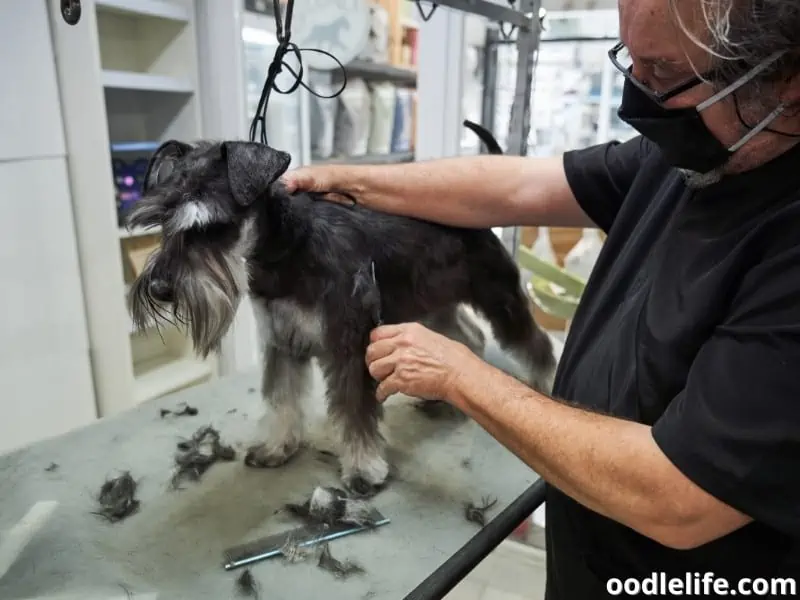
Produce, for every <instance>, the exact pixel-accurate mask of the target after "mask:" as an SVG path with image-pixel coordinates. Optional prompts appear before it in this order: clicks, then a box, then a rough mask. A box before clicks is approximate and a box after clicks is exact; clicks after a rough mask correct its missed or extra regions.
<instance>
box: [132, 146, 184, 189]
mask: <svg viewBox="0 0 800 600" xmlns="http://www.w3.org/2000/svg"><path fill="white" fill-rule="evenodd" d="M191 149H192V147H191V146H190V145H189V144H186V143H184V142H179V141H177V140H169V141H167V142H164V143H163V144H161V145H160V146H159V147H158V148H157V149H156V151H155V152H154V153H153V156H151V157H150V161H149V163H148V164H147V171H146V172H145V175H144V184H143V185H142V192H143V193H145V194H146V193H147V191H148V190H149V189H150V188H152V187H153V186H154V185H157V184H159V183H163V182H164V181H165V180H166V178H167V177H169V175H170V173H172V170H173V168H174V167H175V161H176V160H177V159H179V158H180V157H182V156H184V155H186V154H187V153H188V152H189V150H191Z"/></svg>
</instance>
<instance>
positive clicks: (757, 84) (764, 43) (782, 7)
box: [669, 0, 800, 110]
mask: <svg viewBox="0 0 800 600" xmlns="http://www.w3.org/2000/svg"><path fill="white" fill-rule="evenodd" d="M688 2H691V4H693V5H695V10H697V11H699V16H700V18H701V20H702V22H703V23H704V25H705V28H706V30H707V31H708V35H709V37H708V39H701V38H700V37H699V36H698V35H697V32H693V31H691V29H690V27H689V26H688V25H687V23H686V22H685V20H684V19H683V18H682V17H681V15H680V12H679V10H678V9H679V3H684V4H686V3H688ZM669 5H670V10H671V12H672V14H673V17H674V18H675V20H676V23H677V24H678V26H679V27H680V29H681V30H682V31H683V32H684V33H685V34H686V35H687V36H688V37H689V39H691V40H692V42H694V43H695V44H697V45H698V46H699V47H701V48H703V49H704V50H705V51H706V52H708V53H709V54H710V55H711V56H713V57H714V58H715V65H714V69H713V73H712V75H711V77H710V81H709V83H712V84H714V85H715V86H718V87H720V88H722V87H724V86H726V85H729V84H730V83H732V82H734V81H735V80H736V79H738V78H739V77H741V76H742V75H744V74H745V73H747V72H748V71H750V70H751V69H753V68H754V67H756V66H757V65H759V64H760V63H761V62H763V61H764V60H766V59H767V58H768V57H770V56H772V55H773V54H775V53H776V52H779V51H787V52H786V54H784V55H783V56H782V57H781V58H780V59H779V60H778V61H776V62H774V63H772V64H771V65H770V66H769V67H768V68H767V69H765V70H764V71H762V72H761V73H760V74H759V76H758V77H757V78H756V79H754V80H753V85H748V86H745V87H744V88H742V89H740V90H739V91H738V92H737V97H738V99H739V100H740V101H742V102H743V103H745V104H747V105H749V106H752V107H763V108H765V109H770V110H771V109H772V108H774V106H775V105H777V103H778V100H777V98H774V95H771V94H769V91H770V89H772V87H773V85H774V84H776V83H778V82H781V81H784V82H785V81H786V80H787V79H788V78H790V77H792V76H794V75H797V74H800V51H799V50H800V0H669ZM698 74H700V73H698ZM770 104H772V106H769V105H770Z"/></svg>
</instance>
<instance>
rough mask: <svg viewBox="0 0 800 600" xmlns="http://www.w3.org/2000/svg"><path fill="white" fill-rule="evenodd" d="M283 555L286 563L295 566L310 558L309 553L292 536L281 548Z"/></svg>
mask: <svg viewBox="0 0 800 600" xmlns="http://www.w3.org/2000/svg"><path fill="white" fill-rule="evenodd" d="M281 554H282V555H283V558H284V560H285V561H286V562H288V563H292V564H294V563H297V562H302V561H304V560H305V559H306V558H308V554H309V552H308V550H306V549H305V548H304V547H302V546H301V545H300V543H299V542H298V541H297V540H296V539H295V538H294V537H292V536H290V537H289V539H288V540H286V543H285V544H284V545H283V546H282V547H281Z"/></svg>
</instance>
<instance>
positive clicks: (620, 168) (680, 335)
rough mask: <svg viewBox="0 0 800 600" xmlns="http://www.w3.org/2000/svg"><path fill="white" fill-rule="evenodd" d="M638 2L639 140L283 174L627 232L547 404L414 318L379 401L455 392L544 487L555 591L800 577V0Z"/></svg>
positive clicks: (468, 214) (393, 331)
mask: <svg viewBox="0 0 800 600" xmlns="http://www.w3.org/2000/svg"><path fill="white" fill-rule="evenodd" d="M619 8H620V26H621V27H620V33H621V44H619V45H618V46H616V47H615V48H614V49H613V51H612V52H611V53H610V57H611V59H612V60H613V61H614V64H615V65H617V67H618V68H619V69H620V70H621V71H623V73H624V74H625V76H626V82H625V89H624V96H623V100H622V106H621V110H620V116H621V117H622V118H623V119H624V120H626V121H627V122H628V123H630V124H631V125H632V126H633V127H635V128H637V129H638V130H639V131H640V132H641V133H642V134H643V135H642V136H641V137H637V138H635V139H633V140H632V141H629V142H626V143H624V144H616V143H609V144H603V145H600V146H597V147H593V148H588V149H584V150H580V151H573V152H568V153H566V154H565V155H564V156H563V157H557V158H550V159H539V158H521V157H511V156H505V157H502V156H480V157H462V158H451V159H440V160H434V161H428V162H422V163H417V164H413V165H406V166H358V167H351V166H337V167H325V166H321V167H314V168H305V169H299V170H296V171H292V172H290V173H288V174H287V175H286V178H285V179H286V182H287V184H288V185H289V187H290V188H292V189H299V188H303V189H318V190H324V189H342V190H346V191H348V192H350V193H352V194H353V195H354V196H355V197H357V198H358V199H359V201H360V202H361V203H362V204H364V205H365V206H368V207H371V208H374V209H376V210H383V211H388V212H393V213H398V214H405V215H411V216H415V217H419V218H423V219H429V220H432V221H438V222H442V223H448V224H451V225H459V226H467V227H489V226H511V225H548V226H566V227H591V226H597V227H600V228H602V229H603V230H604V231H605V232H606V233H607V234H608V238H607V241H606V244H605V248H604V250H603V253H602V254H601V256H600V258H599V260H598V262H597V263H596V267H595V270H594V272H593V275H592V278H591V280H590V281H589V283H588V286H587V288H586V292H585V295H584V297H583V299H582V302H581V306H580V308H579V310H578V312H577V314H576V315H575V319H574V321H573V324H572V327H571V330H570V335H569V338H568V340H567V343H566V347H565V349H564V354H563V358H562V361H561V363H560V365H559V371H558V373H557V376H556V381H555V387H554V391H553V398H552V399H551V398H547V397H545V396H543V395H540V394H537V393H535V392H534V391H532V390H530V389H528V388H526V387H525V386H523V385H522V384H520V383H518V382H517V381H515V380H514V379H512V378H510V377H508V376H506V375H505V374H503V373H501V372H500V371H498V370H497V369H494V368H493V367H491V366H489V365H487V364H485V363H484V362H482V361H481V360H480V359H479V358H478V357H476V356H474V355H473V354H471V353H470V352H469V351H468V350H467V349H466V348H465V347H464V346H462V345H459V344H457V343H455V342H453V341H450V340H448V339H446V338H444V337H442V336H439V335H438V334H435V333H433V332H431V331H429V330H426V329H424V328H423V327H421V326H420V325H416V324H401V325H387V326H384V327H380V328H377V329H376V330H375V331H374V332H373V334H372V338H371V341H372V343H371V345H370V346H369V349H368V351H367V356H366V361H367V364H368V365H369V370H370V373H372V375H373V376H374V377H375V378H376V379H377V380H379V381H380V385H379V388H378V393H379V398H380V399H381V400H383V399H385V398H386V397H387V396H388V395H390V394H393V393H395V392H403V393H406V394H410V395H412V396H419V397H425V398H433V397H439V398H442V399H444V400H445V401H447V402H450V403H451V404H453V405H454V406H456V407H458V408H460V409H462V410H463V411H464V412H466V413H467V414H468V415H470V416H471V417H472V418H474V419H475V420H476V421H477V422H478V423H479V424H480V425H481V426H483V427H484V428H485V429H486V430H488V431H489V432H490V433H491V434H492V435H493V436H495V437H496V438H497V440H499V441H500V442H501V443H502V444H504V445H505V446H507V447H508V448H509V449H510V450H511V451H513V452H515V453H516V454H517V455H518V456H520V457H521V458H522V459H523V460H525V461H526V462H527V464H529V465H530V466H531V468H532V469H534V470H535V471H536V472H538V473H539V474H540V475H541V476H542V477H543V478H544V479H545V480H546V481H547V482H548V484H549V485H548V495H547V525H548V527H547V529H548V531H547V544H548V545H547V549H548V584H547V588H548V589H547V598H548V599H550V600H556V599H567V600H584V599H587V600H588V599H591V598H602V597H606V596H607V595H608V594H609V592H608V588H607V585H608V582H609V580H611V579H612V578H619V579H621V580H622V581H624V580H625V579H627V578H636V579H638V580H639V582H642V581H643V580H645V579H647V578H648V577H651V576H652V574H653V573H656V574H660V573H664V574H666V576H667V577H678V578H680V579H681V580H683V581H684V582H685V581H686V580H687V576H688V577H689V578H692V577H695V578H696V579H698V580H699V581H700V582H701V583H700V584H699V585H700V588H699V589H697V588H695V595H703V596H708V597H711V596H714V595H715V593H714V592H715V591H717V592H720V591H721V590H724V589H728V590H730V589H734V590H735V591H737V590H738V591H739V593H744V592H746V591H748V590H751V593H752V590H753V587H752V585H753V584H748V583H747V582H746V580H741V578H743V577H749V578H755V577H767V578H770V577H786V576H793V575H797V576H798V584H800V248H798V241H800V146H797V145H796V144H797V142H798V136H799V135H800V111H798V106H799V105H800V54H798V48H800V1H798V0H702V1H701V0H622V1H621V2H620V4H619ZM629 67H630V69H629ZM706 573H710V574H713V578H725V581H723V582H722V583H717V582H714V579H713V578H712V575H705V574H706ZM740 580H741V581H740ZM703 581H706V582H707V583H706V584H705V586H706V587H705V589H704V588H703V583H702V582H703ZM742 581H743V582H744V583H742ZM708 582H712V583H711V585H710V586H709V584H708ZM740 584H741V585H743V586H744V587H741V588H740V587H738V586H740ZM725 585H727V586H728V587H727V588H725V587H724V586H725ZM747 585H750V586H751V587H749V588H748V587H747ZM677 586H679V584H673V587H671V588H668V589H666V590H664V589H662V590H661V592H662V593H663V592H670V591H672V592H673V593H674V592H675V591H678V587H677ZM798 587H800V586H798ZM758 589H760V588H756V590H758ZM786 589H787V590H790V588H786ZM687 593H688V595H691V591H690V588H687V587H685V584H684V587H683V594H684V595H687ZM773 593H774V594H776V595H777V593H776V592H774V591H773ZM726 595H729V594H726Z"/></svg>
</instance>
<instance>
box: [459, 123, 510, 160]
mask: <svg viewBox="0 0 800 600" xmlns="http://www.w3.org/2000/svg"><path fill="white" fill-rule="evenodd" d="M464 127H466V128H467V129H469V130H470V131H472V132H473V133H474V134H475V135H477V136H478V138H480V140H481V141H482V142H483V143H484V144H485V145H486V148H487V149H488V150H489V154H503V149H502V148H501V147H500V144H498V143H497V140H496V139H495V137H494V136H493V135H492V134H491V132H490V131H489V130H488V129H486V128H485V127H483V126H482V125H478V124H477V123H474V122H472V121H470V120H468V119H464Z"/></svg>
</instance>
